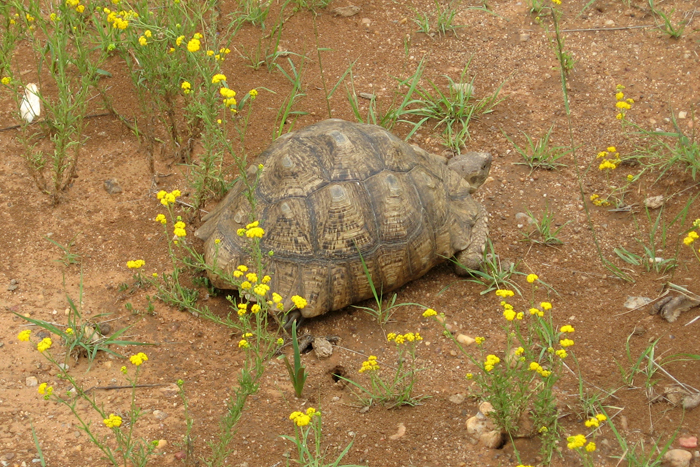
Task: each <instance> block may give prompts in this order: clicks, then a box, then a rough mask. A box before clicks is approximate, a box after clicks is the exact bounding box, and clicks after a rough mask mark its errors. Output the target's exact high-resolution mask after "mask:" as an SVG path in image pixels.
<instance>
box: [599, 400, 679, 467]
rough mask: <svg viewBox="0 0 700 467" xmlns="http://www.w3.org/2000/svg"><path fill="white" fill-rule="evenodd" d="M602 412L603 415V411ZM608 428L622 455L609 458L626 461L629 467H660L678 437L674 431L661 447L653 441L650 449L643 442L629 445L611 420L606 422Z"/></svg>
mask: <svg viewBox="0 0 700 467" xmlns="http://www.w3.org/2000/svg"><path fill="white" fill-rule="evenodd" d="M602 412H603V413H604V414H605V411H604V410H603V411H602ZM606 415H607V414H606ZM608 426H609V427H610V430H611V431H612V432H613V434H614V435H615V439H616V440H617V443H618V444H619V445H620V449H621V451H622V455H620V456H611V457H612V458H613V459H620V461H623V460H624V461H626V462H627V465H628V466H629V467H660V466H661V465H662V463H663V458H664V455H665V454H666V453H667V452H668V450H669V449H671V446H673V442H674V441H675V440H676V436H678V430H676V431H675V432H674V433H673V435H672V436H670V437H669V439H668V441H667V442H666V443H665V444H663V445H662V444H660V443H659V442H658V441H656V440H654V441H652V446H651V448H647V447H645V445H644V440H640V441H639V442H638V443H634V444H632V443H630V442H629V441H628V439H627V437H626V436H623V435H622V434H621V433H620V432H619V430H618V429H617V427H616V426H615V424H614V423H613V421H612V420H609V421H608Z"/></svg>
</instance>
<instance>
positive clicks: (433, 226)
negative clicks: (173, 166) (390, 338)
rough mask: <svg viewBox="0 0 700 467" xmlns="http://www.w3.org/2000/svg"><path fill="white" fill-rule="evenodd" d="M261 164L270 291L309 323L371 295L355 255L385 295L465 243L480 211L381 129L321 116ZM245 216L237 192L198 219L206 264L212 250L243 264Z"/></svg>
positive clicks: (453, 178) (231, 264) (448, 175)
mask: <svg viewBox="0 0 700 467" xmlns="http://www.w3.org/2000/svg"><path fill="white" fill-rule="evenodd" d="M258 164H263V165H264V169H263V171H262V174H261V176H260V180H259V184H258V186H257V189H256V191H255V196H256V199H257V210H258V213H259V220H260V225H261V227H263V228H264V229H265V235H264V236H263V238H262V239H261V248H262V251H263V252H267V251H268V250H272V251H273V252H274V256H272V257H269V258H267V259H266V260H267V261H268V263H267V264H266V273H267V274H269V275H270V276H272V281H271V282H270V283H269V285H270V286H271V291H274V292H277V293H279V294H280V295H282V297H283V298H284V300H285V304H287V305H289V304H290V303H291V301H290V297H291V296H293V295H300V296H302V297H304V298H305V299H306V300H307V301H308V305H307V306H306V307H305V308H304V309H303V310H302V314H303V316H305V317H313V316H317V315H320V314H323V313H326V312H327V311H331V310H338V309H340V308H343V307H345V306H347V305H350V304H352V303H356V302H359V301H361V300H364V299H367V298H370V297H372V296H373V295H372V291H371V289H370V285H369V282H368V280H367V278H366V275H365V272H364V269H363V267H362V261H361V257H362V259H364V261H365V263H366V265H367V267H368V269H369V271H370V273H371V276H372V279H373V282H374V285H375V287H376V288H377V290H382V291H383V292H384V293H386V292H389V291H392V290H394V289H396V288H398V287H401V286H402V285H404V284H406V283H407V282H409V281H411V280H413V279H416V278H418V277H420V276H422V275H423V274H425V273H426V272H428V271H429V270H430V269H431V268H432V267H433V266H435V265H436V264H438V263H441V262H443V261H445V260H446V259H447V258H450V257H452V256H453V255H454V254H455V253H456V252H458V251H461V250H463V249H465V248H467V246H468V245H469V243H470V235H471V230H472V227H473V226H474V222H475V219H476V216H477V214H478V210H479V207H478V205H477V204H476V202H475V201H474V200H473V199H472V197H471V195H470V194H469V184H468V183H466V182H464V181H463V180H462V178H461V177H460V176H459V175H457V173H456V172H454V171H452V170H451V169H449V168H448V167H447V165H445V163H444V161H441V160H440V158H438V157H435V156H432V155H430V154H428V153H427V152H425V151H423V150H422V149H420V148H417V147H414V146H411V145H409V144H407V143H406V142H404V141H402V140H401V139H399V138H397V137H395V136H394V135H392V134H391V133H389V132H388V131H386V130H385V129H383V128H381V127H378V126H374V125H363V124H357V123H350V122H345V121H342V120H326V121H323V122H320V123H317V124H314V125H310V126H308V127H306V128H304V129H302V130H299V131H295V132H293V133H289V134H286V135H284V136H282V137H280V138H278V139H277V140H276V141H275V142H274V143H273V144H272V145H271V146H270V147H269V148H268V149H267V150H266V151H265V152H263V153H262V154H261V155H260V156H259V158H258V159H257V160H256V161H255V164H254V165H255V166H257V165H258ZM238 185H240V184H238ZM249 213H250V205H249V202H248V200H247V199H246V197H245V196H244V195H243V190H242V187H241V186H236V187H234V189H233V190H231V192H230V193H229V194H228V195H227V196H226V198H225V199H224V200H223V201H222V202H221V203H220V204H219V206H217V208H216V210H215V211H214V212H212V213H211V214H209V215H208V216H207V218H205V220H206V223H205V224H204V225H203V226H202V227H201V228H200V229H199V230H198V231H197V232H196V235H197V236H198V237H199V238H201V239H203V240H205V257H206V259H207V261H208V262H209V263H211V262H212V261H213V260H214V252H215V249H217V248H218V255H217V258H216V262H217V265H218V266H219V267H221V268H223V269H224V270H226V271H229V272H230V271H233V270H234V269H235V268H236V267H237V266H238V265H240V264H247V265H250V258H249V256H248V254H247V252H246V248H247V241H248V239H246V238H244V237H243V238H242V237H239V236H238V235H237V234H236V231H237V230H238V229H240V228H242V227H244V226H245V225H246V224H247V223H248V222H249V221H250V217H249ZM216 239H220V243H219V244H218V245H216V246H215V240H216ZM360 254H361V255H362V256H361V257H360ZM212 281H213V282H214V284H215V285H216V286H219V287H223V286H224V284H221V283H220V281H217V278H215V277H212Z"/></svg>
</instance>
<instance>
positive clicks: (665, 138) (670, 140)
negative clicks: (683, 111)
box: [630, 111, 700, 180]
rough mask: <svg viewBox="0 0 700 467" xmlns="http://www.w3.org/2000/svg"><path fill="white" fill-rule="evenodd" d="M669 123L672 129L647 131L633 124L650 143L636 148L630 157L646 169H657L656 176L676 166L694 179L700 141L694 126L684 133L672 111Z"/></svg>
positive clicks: (699, 163) (699, 164) (698, 167)
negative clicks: (688, 132)
mask: <svg viewBox="0 0 700 467" xmlns="http://www.w3.org/2000/svg"><path fill="white" fill-rule="evenodd" d="M671 123H672V125H673V128H674V131H647V130H644V129H642V128H641V127H639V126H637V125H634V126H635V127H636V128H637V130H638V131H639V133H640V134H641V135H642V136H645V137H647V138H648V139H650V144H649V145H648V146H645V147H643V148H640V149H638V150H637V152H636V154H634V155H632V156H630V159H633V160H636V161H638V162H640V163H641V164H642V165H643V166H644V167H645V168H647V169H656V170H658V171H659V172H660V173H659V177H658V178H661V177H662V176H663V175H665V174H666V173H667V172H668V171H669V170H670V169H671V168H673V167H676V166H678V167H680V168H681V169H683V170H684V171H685V172H690V176H691V177H692V179H693V180H696V179H697V178H698V174H699V173H700V141H698V140H697V138H696V135H695V127H693V128H692V129H691V130H690V134H686V133H685V132H684V131H683V129H682V128H681V127H680V125H679V124H678V120H677V118H676V115H675V112H673V111H671Z"/></svg>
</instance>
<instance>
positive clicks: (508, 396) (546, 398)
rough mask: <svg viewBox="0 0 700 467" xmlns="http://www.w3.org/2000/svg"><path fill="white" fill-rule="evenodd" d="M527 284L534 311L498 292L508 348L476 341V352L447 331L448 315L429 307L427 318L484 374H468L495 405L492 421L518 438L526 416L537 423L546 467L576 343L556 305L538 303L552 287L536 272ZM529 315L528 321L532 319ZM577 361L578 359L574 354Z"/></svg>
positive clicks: (556, 436)
mask: <svg viewBox="0 0 700 467" xmlns="http://www.w3.org/2000/svg"><path fill="white" fill-rule="evenodd" d="M527 282H528V283H530V284H532V286H531V290H532V295H531V298H530V299H529V310H528V311H520V312H516V311H515V308H514V306H513V305H511V304H510V303H508V302H507V300H508V299H509V297H513V296H514V295H515V293H514V292H513V291H512V290H508V289H498V290H496V292H495V295H496V296H497V297H499V298H500V299H501V302H500V304H501V306H502V307H503V317H504V318H505V324H504V326H503V331H504V333H505V335H506V344H505V348H504V349H498V350H497V349H492V350H490V351H491V352H492V353H489V352H488V351H487V350H486V349H487V347H488V344H486V339H485V338H483V337H476V338H475V339H473V343H474V344H475V345H476V347H477V352H476V354H474V353H473V352H471V351H469V350H468V349H467V348H466V347H465V346H466V345H468V344H466V343H464V346H463V344H462V343H460V341H459V340H457V338H456V337H455V336H454V335H453V334H452V332H450V331H449V330H448V329H447V326H446V321H447V320H446V317H445V315H444V314H440V315H438V314H437V312H436V311H435V310H433V309H427V310H425V312H424V313H423V317H425V318H431V319H433V320H435V322H436V323H438V324H439V325H440V326H442V328H443V329H444V335H445V336H447V337H448V338H449V339H450V340H451V341H452V342H453V343H454V344H455V345H456V346H457V347H458V349H459V350H460V351H461V352H462V354H464V355H465V356H466V357H467V358H468V359H469V360H470V361H471V363H472V365H473V366H474V367H475V368H476V369H477V370H478V371H473V372H471V371H470V372H469V373H467V375H466V378H467V379H468V380H474V381H475V382H476V388H477V389H476V391H477V393H476V394H475V395H476V396H477V397H479V398H480V399H482V400H484V401H487V402H489V403H490V404H491V405H492V406H493V412H491V414H489V417H490V418H491V419H492V420H493V421H494V422H495V424H496V426H497V427H498V428H499V429H500V430H501V431H502V432H503V433H505V434H506V435H507V436H511V437H512V436H515V434H516V433H517V432H518V430H519V429H520V428H521V425H522V421H523V417H529V418H530V419H531V420H532V426H533V431H534V432H535V433H532V434H535V435H539V436H540V438H541V441H542V456H543V458H544V459H546V462H545V464H547V463H548V462H549V460H551V457H552V454H553V452H554V449H555V447H556V445H557V443H558V441H559V424H558V413H557V407H556V398H555V396H554V386H555V384H556V382H557V381H558V380H559V378H561V376H562V371H563V368H564V363H563V362H564V359H566V358H567V357H569V353H570V352H571V349H570V347H571V346H573V345H574V341H573V340H572V339H570V335H571V333H573V332H574V331H575V330H574V328H573V327H572V326H570V325H565V326H562V327H561V328H560V329H559V330H557V328H556V326H555V324H554V319H553V313H552V312H551V310H552V304H551V303H550V302H540V303H536V302H535V291H536V290H538V289H539V285H540V284H542V285H546V284H544V283H542V282H541V281H540V280H539V277H538V276H537V275H536V274H529V275H528V276H527ZM547 288H549V287H547ZM526 317H527V319H526ZM571 358H572V359H574V361H575V358H574V356H573V353H571Z"/></svg>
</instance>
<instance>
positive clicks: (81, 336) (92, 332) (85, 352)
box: [15, 280, 151, 368]
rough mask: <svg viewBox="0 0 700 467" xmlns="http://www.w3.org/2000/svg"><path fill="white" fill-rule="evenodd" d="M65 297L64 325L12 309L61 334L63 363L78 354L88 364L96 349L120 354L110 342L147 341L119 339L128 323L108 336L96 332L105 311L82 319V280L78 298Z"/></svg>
mask: <svg viewBox="0 0 700 467" xmlns="http://www.w3.org/2000/svg"><path fill="white" fill-rule="evenodd" d="M66 300H67V301H68V323H67V324H66V325H65V326H61V325H59V324H55V323H51V322H48V321H44V320H40V319H34V318H30V317H28V316H24V315H20V314H18V313H15V315H16V316H18V317H19V318H22V319H23V320H25V321H28V322H30V323H32V324H34V325H36V326H39V327H40V328H43V329H45V330H46V331H48V332H50V333H52V334H55V335H56V336H58V337H60V338H61V340H62V342H63V345H64V346H65V347H66V353H65V360H64V363H65V364H67V363H68V359H69V358H70V357H73V358H74V359H76V360H77V359H78V358H80V357H81V356H85V357H87V359H88V362H89V365H92V362H93V360H95V357H96V356H97V353H98V352H100V351H102V352H107V353H109V354H111V355H114V356H115V357H119V358H124V357H123V356H122V355H120V354H119V353H117V352H115V351H114V350H112V349H111V348H110V347H109V346H110V345H120V346H125V345H151V344H147V343H145V342H136V341H128V340H121V339H120V337H121V336H122V335H123V334H124V333H125V332H127V331H128V330H129V329H131V326H127V327H125V328H122V329H119V330H118V331H115V332H113V333H112V334H110V335H109V336H104V335H102V333H101V332H100V324H99V322H97V321H96V320H98V319H100V318H102V317H104V316H105V315H96V316H95V317H94V318H93V320H95V322H93V321H91V320H87V319H85V318H84V317H83V313H81V309H82V303H83V282H82V280H81V281H80V288H79V295H78V301H77V302H74V301H73V300H72V299H71V298H70V296H68V295H66ZM27 332H29V331H27ZM29 335H30V334H26V336H27V339H25V340H28V337H29ZM47 339H48V341H47V342H48V344H49V345H51V343H52V341H51V339H50V338H47ZM88 368H89V367H88Z"/></svg>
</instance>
